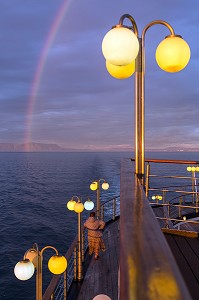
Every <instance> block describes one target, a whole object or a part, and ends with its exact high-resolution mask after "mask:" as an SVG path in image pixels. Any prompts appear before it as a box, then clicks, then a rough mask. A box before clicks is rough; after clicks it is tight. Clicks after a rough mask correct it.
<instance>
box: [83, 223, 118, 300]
mask: <svg viewBox="0 0 199 300" xmlns="http://www.w3.org/2000/svg"><path fill="white" fill-rule="evenodd" d="M118 228H119V220H117V221H115V222H113V223H111V224H110V225H108V226H107V228H106V229H105V231H104V234H103V238H104V242H105V245H106V251H105V252H103V253H100V258H99V260H94V257H93V258H92V260H91V262H90V265H89V267H88V269H87V272H86V274H85V277H84V281H83V283H82V287H81V289H80V292H79V295H78V298H77V300H85V299H86V300H92V299H93V298H94V297H95V296H96V295H99V294H105V295H107V296H109V297H110V298H111V299H112V300H117V299H118V287H117V282H118V263H119V230H118Z"/></svg>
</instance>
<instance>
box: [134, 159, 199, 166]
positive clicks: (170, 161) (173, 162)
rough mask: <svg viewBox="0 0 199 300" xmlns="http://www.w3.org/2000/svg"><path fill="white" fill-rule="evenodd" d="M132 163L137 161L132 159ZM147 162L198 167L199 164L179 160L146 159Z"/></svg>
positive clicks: (192, 161)
mask: <svg viewBox="0 0 199 300" xmlns="http://www.w3.org/2000/svg"><path fill="white" fill-rule="evenodd" d="M131 161H135V159H134V158H131ZM145 162H152V163H167V164H168V163H171V164H183V165H188V164H192V165H196V164H199V161H197V160H178V159H148V158H147V159H145Z"/></svg>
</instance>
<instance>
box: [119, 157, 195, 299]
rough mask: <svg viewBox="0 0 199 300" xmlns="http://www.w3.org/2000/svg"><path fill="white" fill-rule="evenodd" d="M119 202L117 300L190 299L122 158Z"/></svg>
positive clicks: (135, 182) (127, 162)
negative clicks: (118, 285)
mask: <svg viewBox="0 0 199 300" xmlns="http://www.w3.org/2000/svg"><path fill="white" fill-rule="evenodd" d="M121 199H122V201H121V202H120V204H121V208H120V209H121V212H120V299H125V300H143V299H145V300H151V299H156V300H159V299H161V300H171V299H175V300H190V299H191V297H190V295H189V292H188V290H187V288H186V286H185V283H184V280H183V279H182V276H181V274H180V272H179V269H178V267H177V265H176V262H175V260H174V258H173V256H172V254H171V250H170V248H169V246H168V244H167V242H166V240H165V238H164V236H163V233H162V232H161V229H160V226H159V224H158V221H157V220H156V218H155V216H154V214H153V211H152V208H151V207H150V204H149V203H148V200H147V198H146V196H145V193H144V190H143V187H142V186H141V185H140V183H139V180H138V179H137V178H136V177H135V175H134V172H133V165H132V163H131V161H130V160H126V159H125V160H123V161H122V170H121ZM168 285H169V287H168ZM171 286H172V292H171V291H170V287H171Z"/></svg>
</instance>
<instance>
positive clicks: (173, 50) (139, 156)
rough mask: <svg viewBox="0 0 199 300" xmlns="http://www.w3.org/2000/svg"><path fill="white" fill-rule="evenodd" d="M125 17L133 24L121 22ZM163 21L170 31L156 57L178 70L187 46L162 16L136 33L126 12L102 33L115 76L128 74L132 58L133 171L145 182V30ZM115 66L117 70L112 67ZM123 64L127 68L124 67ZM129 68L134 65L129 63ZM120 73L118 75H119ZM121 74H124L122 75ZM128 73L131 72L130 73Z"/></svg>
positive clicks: (170, 69)
mask: <svg viewBox="0 0 199 300" xmlns="http://www.w3.org/2000/svg"><path fill="white" fill-rule="evenodd" d="M125 19H129V20H130V21H131V24H132V26H124V25H123V22H124V20H125ZM157 24H160V25H164V26H166V27H167V28H168V30H169V31H170V35H168V36H167V37H166V38H165V39H164V40H163V41H162V42H161V43H160V44H159V46H158V47H157V49H156V61H157V63H158V65H159V67H160V68H161V69H163V70H164V71H166V72H178V71H180V70H182V69H183V68H184V67H185V66H186V65H187V64H188V62H189V59H190V48H189V46H188V44H187V43H186V42H185V41H184V40H183V39H182V37H181V36H180V35H176V34H175V32H174V30H173V28H172V27H171V25H170V24H168V23H167V22H165V21H162V20H156V21H152V22H150V23H149V24H148V25H146V26H145V28H144V29H143V31H142V35H141V38H139V36H138V28H137V24H136V22H135V20H134V19H133V17H132V16H131V15H129V14H124V15H123V16H121V18H120V21H119V24H118V25H116V26H114V27H113V28H112V29H111V30H110V31H109V32H108V33H107V34H106V35H105V37H104V39H103V42H102V52H103V55H104V57H105V58H106V64H107V69H108V71H109V72H110V73H112V74H111V75H112V76H114V75H115V73H117V74H116V76H114V77H116V78H127V77H129V76H131V75H132V74H131V73H133V70H132V72H129V69H128V68H127V67H128V66H129V68H130V65H131V64H132V62H133V61H134V60H135V173H136V174H137V176H138V178H139V179H140V181H141V183H142V184H144V174H145V124H144V114H145V108H144V100H145V99H144V96H145V91H144V89H145V47H144V41H145V34H146V32H147V30H148V29H149V28H150V27H151V26H153V25H157ZM115 68H116V70H115ZM126 68H127V69H128V70H126ZM132 68H134V67H133V66H132ZM118 73H119V74H120V76H119V75H118ZM121 74H123V75H121ZM129 74H130V75H129Z"/></svg>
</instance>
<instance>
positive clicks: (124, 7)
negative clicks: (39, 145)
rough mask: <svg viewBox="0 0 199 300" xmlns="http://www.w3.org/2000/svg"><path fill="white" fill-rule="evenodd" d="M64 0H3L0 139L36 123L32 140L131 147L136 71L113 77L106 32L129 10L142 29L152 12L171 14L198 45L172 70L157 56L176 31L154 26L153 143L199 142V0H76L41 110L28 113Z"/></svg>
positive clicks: (149, 108) (55, 48) (52, 51)
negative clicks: (185, 63)
mask: <svg viewBox="0 0 199 300" xmlns="http://www.w3.org/2000/svg"><path fill="white" fill-rule="evenodd" d="M64 2H65V1H62V0H51V1H49V0H43V1H39V0H36V1H31V0H29V1H27V0H23V1H22V0H21V1H19V3H18V5H16V1H15V0H9V1H1V2H0V12H1V18H0V43H1V48H0V66H1V68H0V91H1V92H0V105H1V110H0V128H1V129H0V142H21V141H23V140H25V137H26V134H27V131H29V132H30V134H31V139H32V141H33V142H46V143H57V144H59V145H62V146H65V147H68V148H70V149H73V148H77V149H83V150H84V149H90V150H92V149H93V150H103V149H104V150H129V149H131V148H132V147H133V144H134V78H133V77H132V78H130V79H127V80H124V81H118V80H116V79H114V78H112V77H111V76H110V75H109V74H108V73H107V71H106V68H105V61H104V58H103V55H102V52H101V42H102V39H103V37H104V35H105V34H106V32H107V31H108V30H109V29H111V27H112V26H113V25H115V24H117V23H118V21H119V19H120V16H121V15H122V14H124V13H129V14H132V15H133V17H134V18H135V20H136V22H137V25H138V28H139V33H140V35H141V32H142V30H143V28H144V27H145V26H146V25H147V24H148V23H149V22H151V21H152V20H155V19H163V20H165V21H168V23H170V24H171V25H172V26H173V27H174V29H175V31H176V33H177V34H181V35H182V36H183V38H185V40H186V41H187V42H188V43H189V45H190V48H191V52H192V56H191V61H190V63H189V65H188V66H187V67H186V68H185V70H183V71H182V72H180V73H177V74H169V73H165V72H163V71H162V70H160V69H159V67H158V66H157V65H156V62H155V49H156V47H157V45H158V44H159V43H160V41H161V40H162V39H163V38H164V37H165V36H166V35H168V30H167V29H166V28H164V27H163V26H154V27H153V28H150V29H149V30H148V31H147V33H146V37H145V44H146V76H145V79H146V86H145V90H146V97H145V98H146V99H145V100H146V110H145V113H146V146H147V147H148V148H157V149H158V148H161V149H162V148H164V147H173V146H175V147H179V148H181V147H186V148H187V147H189V148H190V147H195V148H197V147H198V145H199V139H198V134H199V129H198V121H197V116H198V113H199V111H198V110H199V105H198V100H199V99H198V98H199V97H198V96H199V87H198V83H197V82H198V77H199V74H198V69H199V68H198V67H199V54H198V53H199V52H198V42H197V36H198V35H199V19H198V9H199V3H198V1H197V0H194V1H192V3H191V5H190V3H189V2H187V1H185V0H176V1H172V0H168V1H159V2H158V1H155V0H152V1H144V0H139V1H138V0H136V1H133V2H132V1H131V0H124V1H122V2H121V0H109V1H107V0H106V1H105V0H102V1H97V0H85V1H82V0H76V1H69V0H68V2H67V4H68V8H67V11H66V14H65V16H64V18H63V20H62V22H61V24H60V26H59V30H58V31H57V34H56V36H55V37H54V40H53V43H51V46H50V48H49V49H48V52H47V56H46V57H45V64H44V67H43V69H42V74H41V78H40V84H39V86H38V90H37V94H36V97H35V98H32V104H33V110H32V115H31V116H30V115H29V116H28V115H27V113H28V109H29V107H30V99H31V97H30V96H31V88H32V86H33V80H34V76H35V72H36V70H37V68H38V63H39V61H41V57H42V51H43V49H44V48H45V45H46V41H47V37H48V36H49V33H50V29H51V28H52V26H53V24H54V22H55V19H56V17H57V15H58V12H59V11H60V7H61V5H63V4H64ZM33 102H34V103H33ZM28 120H29V121H30V122H28ZM28 124H29V128H28V127H27V126H28Z"/></svg>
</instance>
